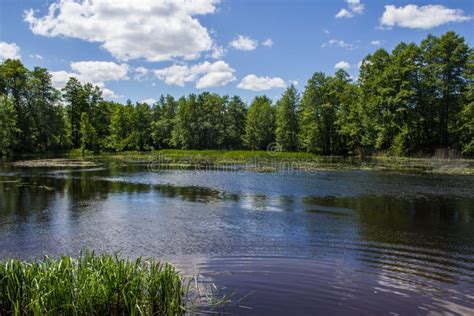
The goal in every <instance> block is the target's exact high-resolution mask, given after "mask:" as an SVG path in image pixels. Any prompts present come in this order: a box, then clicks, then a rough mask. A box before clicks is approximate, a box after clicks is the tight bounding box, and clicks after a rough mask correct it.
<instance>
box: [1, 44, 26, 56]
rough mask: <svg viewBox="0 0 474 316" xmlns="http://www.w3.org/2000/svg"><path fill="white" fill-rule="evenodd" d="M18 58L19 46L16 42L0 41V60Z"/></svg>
mask: <svg viewBox="0 0 474 316" xmlns="http://www.w3.org/2000/svg"><path fill="white" fill-rule="evenodd" d="M20 58H21V56H20V47H18V45H17V44H15V43H7V42H0V60H6V59H20Z"/></svg>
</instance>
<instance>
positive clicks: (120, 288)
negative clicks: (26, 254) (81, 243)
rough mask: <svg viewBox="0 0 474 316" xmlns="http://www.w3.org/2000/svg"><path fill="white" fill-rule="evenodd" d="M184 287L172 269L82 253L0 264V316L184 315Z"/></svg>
mask: <svg viewBox="0 0 474 316" xmlns="http://www.w3.org/2000/svg"><path fill="white" fill-rule="evenodd" d="M187 294H188V286H186V282H183V279H182V278H181V276H180V274H179V273H178V272H177V271H176V269H175V268H174V267H173V266H172V265H170V264H164V263H160V262H158V261H156V260H154V259H146V260H145V259H143V258H138V259H135V260H130V259H122V258H120V256H119V255H118V254H114V255H110V254H101V255H96V254H95V253H94V252H89V251H85V252H82V253H81V255H80V256H79V257H78V258H71V257H67V256H63V257H60V258H51V257H47V256H46V257H44V259H43V260H34V261H20V260H14V259H11V260H7V261H3V262H1V263H0V315H4V314H13V315H23V314H34V315H45V314H49V315H51V314H55V315H84V314H86V315H124V314H126V315H182V314H184V313H185V312H186V306H185V305H186V297H187Z"/></svg>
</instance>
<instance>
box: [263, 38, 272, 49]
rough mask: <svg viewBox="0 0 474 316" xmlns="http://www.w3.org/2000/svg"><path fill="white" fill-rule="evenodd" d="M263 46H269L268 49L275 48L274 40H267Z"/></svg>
mask: <svg viewBox="0 0 474 316" xmlns="http://www.w3.org/2000/svg"><path fill="white" fill-rule="evenodd" d="M262 45H263V46H267V47H272V46H273V40H272V39H271V38H267V39H266V40H264V41H263V42H262Z"/></svg>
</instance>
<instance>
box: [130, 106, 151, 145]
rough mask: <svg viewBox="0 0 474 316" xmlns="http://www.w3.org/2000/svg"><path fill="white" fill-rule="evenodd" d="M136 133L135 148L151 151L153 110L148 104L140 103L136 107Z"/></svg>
mask: <svg viewBox="0 0 474 316" xmlns="http://www.w3.org/2000/svg"><path fill="white" fill-rule="evenodd" d="M133 121H134V132H135V135H136V140H135V148H136V149H138V150H140V151H143V150H150V148H151V145H152V138H151V123H152V110H151V108H150V106H149V105H148V104H146V103H139V104H137V105H136V107H135V118H134V120H133Z"/></svg>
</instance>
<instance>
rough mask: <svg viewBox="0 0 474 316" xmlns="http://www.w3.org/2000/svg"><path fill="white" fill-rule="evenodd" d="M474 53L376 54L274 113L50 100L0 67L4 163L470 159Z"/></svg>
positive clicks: (48, 93) (65, 97) (88, 88)
mask: <svg viewBox="0 0 474 316" xmlns="http://www.w3.org/2000/svg"><path fill="white" fill-rule="evenodd" d="M473 79H474V50H473V49H472V48H471V47H470V46H469V45H468V44H466V42H465V40H464V38H463V37H461V36H459V35H457V34H456V33H453V32H448V33H446V34H444V35H442V36H441V37H436V36H432V35H429V36H428V37H427V38H426V39H424V40H423V41H422V42H421V45H419V46H418V45H416V44H413V43H410V44H406V43H400V44H399V45H397V46H396V47H395V49H394V50H393V51H392V52H391V53H389V52H387V51H386V50H384V49H378V50H377V51H375V52H374V53H373V54H370V55H368V56H367V57H366V58H365V59H364V60H363V61H362V63H361V66H360V75H359V78H358V79H357V81H353V80H351V78H350V77H349V75H348V74H347V73H346V72H345V71H343V70H339V71H337V72H336V74H335V75H334V76H326V75H325V74H323V73H320V72H318V73H315V74H314V75H313V76H312V77H311V78H310V79H309V80H308V82H307V84H306V86H305V88H304V91H302V92H301V94H300V93H298V91H297V90H296V89H295V87H294V86H290V87H288V88H287V89H286V91H285V92H284V93H283V95H282V96H281V98H280V99H279V100H278V101H277V102H275V103H274V104H272V102H271V100H270V99H269V98H267V97H266V96H258V97H256V98H255V99H254V100H253V101H252V102H251V104H250V105H249V106H247V105H246V104H245V103H244V102H243V101H242V100H241V99H240V98H239V97H238V96H234V97H229V96H220V95H217V94H214V93H208V92H204V93H201V94H199V95H195V94H190V95H188V96H187V97H181V98H180V99H175V98H173V97H172V96H169V95H167V96H162V97H161V98H160V99H159V101H158V102H156V104H146V103H136V104H132V103H131V102H130V101H128V102H127V104H125V105H123V104H119V103H116V102H110V101H105V100H104V99H103V98H102V96H101V94H102V92H101V90H100V88H98V87H95V86H93V85H91V84H81V83H80V82H79V81H78V80H76V79H74V78H71V79H70V80H69V82H68V83H67V85H66V86H65V88H64V89H62V91H58V90H57V89H55V88H53V86H52V84H51V76H50V75H49V74H48V71H47V70H46V69H44V68H39V67H36V68H34V69H33V70H28V69H26V68H25V67H24V66H23V64H22V63H21V62H20V61H19V60H6V61H4V62H3V63H1V64H0V153H2V154H11V153H41V152H46V151H55V150H66V149H78V148H81V149H83V150H90V151H95V152H97V151H124V150H140V151H143V150H151V149H157V148H182V149H241V148H247V149H265V148H267V146H268V145H269V144H272V143H277V144H278V145H279V146H281V148H282V149H283V150H285V151H308V152H313V153H318V154H322V155H350V154H364V155H366V154H371V153H374V152H386V153H390V154H394V155H421V154H423V155H427V154H433V153H434V152H435V151H436V150H437V149H439V148H442V149H449V150H452V151H455V152H458V153H462V154H463V155H464V156H472V155H473V154H474V88H473Z"/></svg>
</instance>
